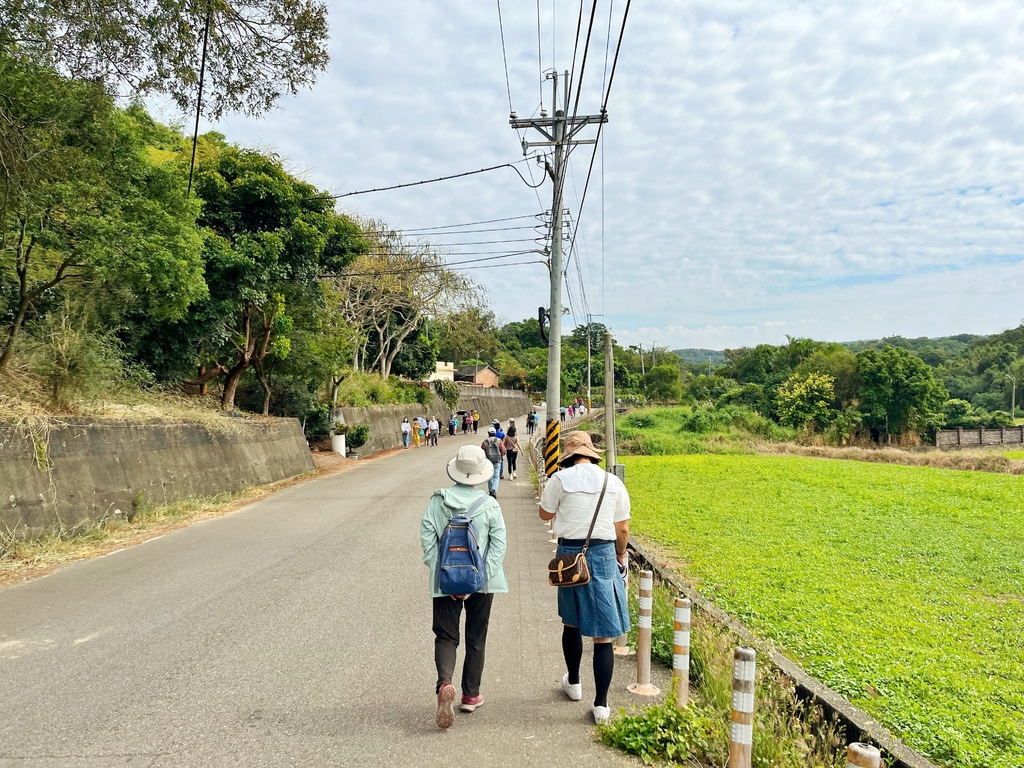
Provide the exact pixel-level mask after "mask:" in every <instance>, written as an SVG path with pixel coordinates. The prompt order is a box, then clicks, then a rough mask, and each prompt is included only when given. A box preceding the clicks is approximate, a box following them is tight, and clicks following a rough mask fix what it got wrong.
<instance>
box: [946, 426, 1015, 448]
mask: <svg viewBox="0 0 1024 768" xmlns="http://www.w3.org/2000/svg"><path fill="white" fill-rule="evenodd" d="M935 445H936V446H938V447H939V448H982V447H984V446H987V445H1024V426H1021V427H997V428H996V429H984V428H979V429H964V428H963V427H959V428H957V429H940V430H938V431H937V432H936V433H935Z"/></svg>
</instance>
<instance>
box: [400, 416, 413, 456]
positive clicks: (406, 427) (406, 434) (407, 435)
mask: <svg viewBox="0 0 1024 768" xmlns="http://www.w3.org/2000/svg"><path fill="white" fill-rule="evenodd" d="M411 438H412V424H410V423H409V417H408V416H406V417H405V418H404V419H402V447H403V448H408V447H409V440H410V439H411Z"/></svg>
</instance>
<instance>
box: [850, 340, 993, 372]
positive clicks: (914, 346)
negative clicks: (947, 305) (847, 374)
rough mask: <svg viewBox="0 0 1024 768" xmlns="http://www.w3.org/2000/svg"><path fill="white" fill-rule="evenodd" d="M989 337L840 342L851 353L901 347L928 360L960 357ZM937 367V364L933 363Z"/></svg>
mask: <svg viewBox="0 0 1024 768" xmlns="http://www.w3.org/2000/svg"><path fill="white" fill-rule="evenodd" d="M988 338H989V337H988V336H977V335H975V334H972V333H960V334H957V335H956V336H940V337H938V338H934V339H929V338H926V337H924V336H920V337H918V338H916V339H907V338H904V337H903V336H889V337H887V338H884V339H869V340H863V341H843V342H840V344H842V345H843V346H844V347H846V348H847V349H849V350H850V351H851V352H862V351H864V350H865V349H882V347H884V346H886V345H890V346H893V347H901V348H902V349H905V350H907V351H908V352H911V353H913V354H915V355H918V356H919V357H923V358H925V360H926V362H927V358H928V356H929V354H931V355H934V354H935V353H936V352H938V353H939V355H940V357H941V358H950V357H960V356H961V355H963V354H964V353H965V352H966V351H967V350H968V349H969V348H970V347H972V346H977V345H978V343H979V342H983V341H985V340H986V339H988ZM931 364H932V365H935V363H931Z"/></svg>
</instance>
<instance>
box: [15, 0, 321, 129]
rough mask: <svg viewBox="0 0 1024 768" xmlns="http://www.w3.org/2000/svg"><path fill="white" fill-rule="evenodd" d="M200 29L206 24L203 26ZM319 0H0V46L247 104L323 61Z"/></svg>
mask: <svg viewBox="0 0 1024 768" xmlns="http://www.w3.org/2000/svg"><path fill="white" fill-rule="evenodd" d="M207 29H208V30H209V33H208V34H206V30H207ZM327 35H328V28H327V4H326V3H324V2H319V1H318V0H0V46H17V47H18V48H19V49H20V50H22V51H25V52H26V53H28V54H30V55H32V56H33V58H35V59H36V60H37V61H40V62H43V63H47V64H49V65H51V66H53V67H55V68H57V69H58V70H59V71H61V72H62V73H63V74H66V75H69V76H71V77H75V78H81V79H84V80H90V81H94V82H98V83H103V84H105V85H107V86H108V87H110V88H112V89H118V90H123V89H124V88H128V89H130V90H131V91H133V92H135V93H140V94H141V93H164V94H167V95H168V96H170V97H171V98H172V99H173V100H174V101H175V102H176V103H177V104H178V106H179V107H182V108H191V107H194V106H195V103H196V98H197V92H198V84H199V80H200V69H201V68H202V67H203V47H204V40H205V43H206V53H207V55H206V59H205V75H204V77H205V88H204V99H203V100H204V106H205V108H206V111H207V113H208V114H210V115H211V116H213V117H219V116H220V115H221V114H222V113H223V112H224V111H234V110H243V111H246V112H249V113H252V114H255V113H260V112H263V111H266V110H267V109H269V108H270V107H271V106H272V105H273V104H274V103H275V102H276V101H277V100H278V99H279V98H280V96H281V95H282V94H284V93H296V92H297V91H298V89H299V88H301V87H304V86H306V85H309V84H311V83H312V82H313V80H314V79H315V77H316V75H317V74H318V73H319V72H321V71H323V70H324V69H325V68H326V66H327V62H328V54H327V47H326V43H327Z"/></svg>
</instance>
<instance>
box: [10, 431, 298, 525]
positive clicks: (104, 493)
mask: <svg viewBox="0 0 1024 768" xmlns="http://www.w3.org/2000/svg"><path fill="white" fill-rule="evenodd" d="M232 427H233V428H232V429H231V430H230V431H226V432H215V431H211V430H209V429H207V428H205V427H204V426H201V425H199V424H140V423H130V422H111V421H106V420H94V421H81V422H78V423H73V424H66V425H64V426H61V427H59V428H56V429H52V430H50V432H49V433H48V434H46V435H41V436H38V437H36V438H33V437H31V436H26V435H23V434H20V433H19V432H17V431H16V430H14V429H12V428H10V427H6V426H0V530H2V531H18V532H40V531H45V530H49V529H52V528H54V527H56V526H58V525H61V524H63V525H65V526H73V525H76V524H78V523H83V522H91V521H97V520H100V519H102V518H104V517H106V516H109V515H112V514H115V513H116V512H117V511H118V510H120V512H121V513H122V514H129V513H130V512H131V510H132V505H133V503H134V502H136V500H137V499H139V498H140V496H139V495H140V494H142V495H143V496H144V497H145V498H146V499H147V500H149V501H152V502H155V503H157V504H166V503H170V502H173V501H177V500H179V499H184V498H191V497H200V496H214V495H216V494H218V493H224V492H233V491H238V490H241V489H242V488H248V487H251V486H255V485H263V484H265V483H272V482H276V481H278V480H284V479H286V478H289V477H294V476H295V475H299V474H302V473H304V472H308V471H311V470H313V469H314V465H313V460H312V457H311V456H310V454H309V449H308V447H307V446H306V441H305V438H304V437H303V435H302V429H301V427H300V426H299V423H298V422H297V421H296V420H294V419H274V420H272V421H270V422H260V423H255V422H248V421H245V420H243V419H239V420H238V423H237V424H236V425H232Z"/></svg>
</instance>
